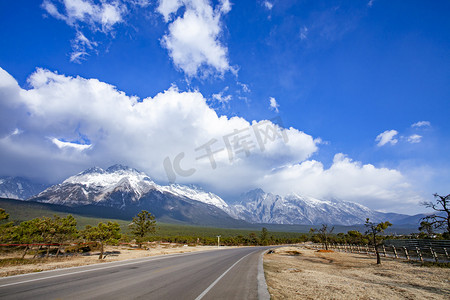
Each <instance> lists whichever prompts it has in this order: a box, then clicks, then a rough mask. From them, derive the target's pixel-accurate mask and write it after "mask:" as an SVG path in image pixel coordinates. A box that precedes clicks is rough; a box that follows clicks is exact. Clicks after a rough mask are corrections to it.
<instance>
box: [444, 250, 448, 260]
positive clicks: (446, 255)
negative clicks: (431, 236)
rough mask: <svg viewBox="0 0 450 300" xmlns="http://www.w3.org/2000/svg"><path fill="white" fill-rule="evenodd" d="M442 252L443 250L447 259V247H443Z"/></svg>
mask: <svg viewBox="0 0 450 300" xmlns="http://www.w3.org/2000/svg"><path fill="white" fill-rule="evenodd" d="M444 252H445V257H447V259H448V252H447V248H444Z"/></svg>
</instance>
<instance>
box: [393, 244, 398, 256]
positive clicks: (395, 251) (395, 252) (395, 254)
mask: <svg viewBox="0 0 450 300" xmlns="http://www.w3.org/2000/svg"><path fill="white" fill-rule="evenodd" d="M392 249H393V250H394V256H395V258H398V255H397V250H395V246H392Z"/></svg>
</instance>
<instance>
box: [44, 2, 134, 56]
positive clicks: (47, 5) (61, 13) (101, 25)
mask: <svg viewBox="0 0 450 300" xmlns="http://www.w3.org/2000/svg"><path fill="white" fill-rule="evenodd" d="M58 6H59V7H60V9H58ZM42 8H43V9H44V10H45V11H46V12H47V13H48V14H49V15H50V16H52V17H54V18H56V19H59V20H62V21H64V22H66V23H67V25H69V26H71V27H73V28H75V29H76V36H75V39H74V40H72V50H73V52H72V53H71V55H70V61H72V62H77V63H80V62H81V61H82V60H83V59H85V57H86V56H88V55H89V54H88V51H89V50H93V49H94V48H96V47H97V46H98V44H97V43H96V42H95V41H90V40H89V39H88V38H87V37H86V36H85V34H84V33H83V32H82V30H83V29H82V28H83V27H85V25H86V26H87V27H88V28H89V30H90V31H91V32H98V31H100V32H103V33H104V34H109V33H111V31H112V30H113V27H114V26H115V25H116V24H119V23H122V22H123V21H124V19H123V18H124V16H125V15H126V14H127V7H126V5H125V4H123V3H122V2H120V1H113V2H109V3H108V2H105V1H102V2H101V3H99V4H95V3H94V2H93V1H91V0H44V1H43V3H42Z"/></svg>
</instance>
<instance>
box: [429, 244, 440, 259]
mask: <svg viewBox="0 0 450 300" xmlns="http://www.w3.org/2000/svg"><path fill="white" fill-rule="evenodd" d="M430 251H431V254H432V255H433V257H434V260H435V261H436V262H437V263H438V262H439V260H438V257H437V254H436V251H433V248H431V247H430Z"/></svg>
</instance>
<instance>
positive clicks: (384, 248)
mask: <svg viewBox="0 0 450 300" xmlns="http://www.w3.org/2000/svg"><path fill="white" fill-rule="evenodd" d="M383 254H384V257H386V247H384V244H383Z"/></svg>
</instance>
